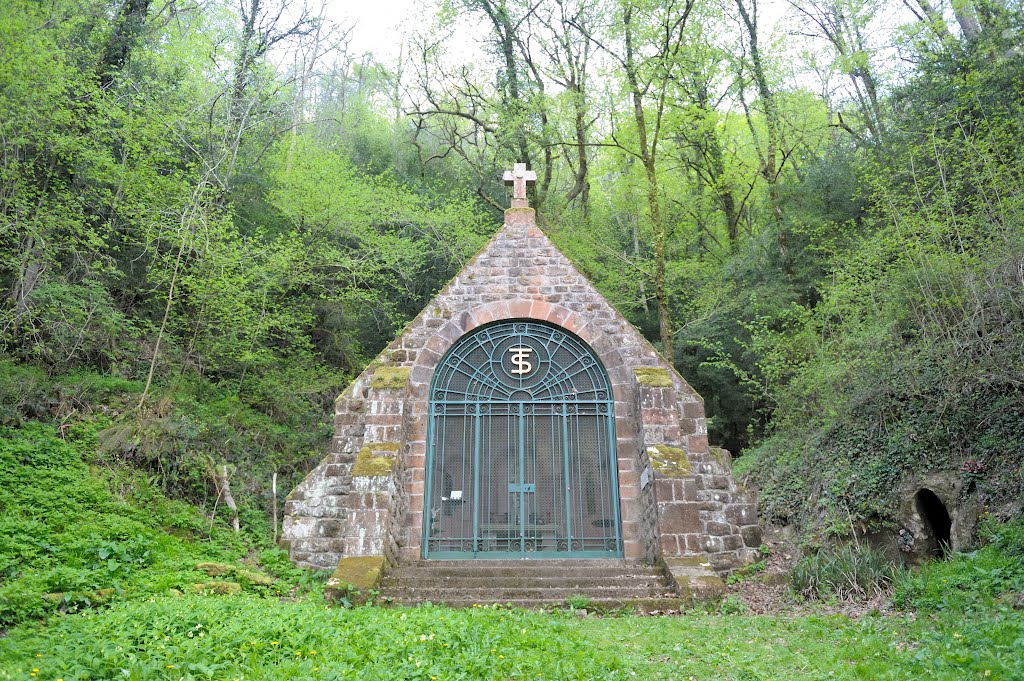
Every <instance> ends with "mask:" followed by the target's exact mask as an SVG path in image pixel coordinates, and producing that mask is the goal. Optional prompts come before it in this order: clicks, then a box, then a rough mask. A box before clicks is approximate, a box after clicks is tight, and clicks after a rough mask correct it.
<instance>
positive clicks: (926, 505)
mask: <svg viewBox="0 0 1024 681" xmlns="http://www.w3.org/2000/svg"><path fill="white" fill-rule="evenodd" d="M917 512H918V513H919V514H920V516H921V519H922V520H923V521H924V523H925V526H926V527H927V528H928V530H929V531H930V533H931V542H929V543H930V544H931V546H929V553H930V554H931V555H932V556H934V557H935V558H943V557H945V555H946V552H948V551H949V549H950V530H951V529H952V527H953V521H952V520H951V519H950V517H949V511H947V510H946V505H945V504H943V503H942V500H941V499H939V497H937V496H936V495H935V492H933V491H931V490H930V489H928V488H927V487H925V488H922V489H921V490H920V491H919V492H918V493H917Z"/></svg>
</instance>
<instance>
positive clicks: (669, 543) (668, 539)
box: [658, 533, 681, 556]
mask: <svg viewBox="0 0 1024 681" xmlns="http://www.w3.org/2000/svg"><path fill="white" fill-rule="evenodd" d="M658 541H659V543H660V544H661V552H662V553H663V554H665V555H666V556H678V555H679V554H680V553H681V552H680V551H679V540H678V539H677V538H676V536H675V535H674V534H664V533H663V534H662V535H661V536H660V537H659V538H658Z"/></svg>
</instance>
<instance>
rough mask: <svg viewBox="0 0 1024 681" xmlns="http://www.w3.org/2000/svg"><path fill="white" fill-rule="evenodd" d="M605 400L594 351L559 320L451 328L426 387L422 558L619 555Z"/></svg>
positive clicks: (611, 429) (610, 424) (609, 410)
mask: <svg viewBox="0 0 1024 681" xmlns="http://www.w3.org/2000/svg"><path fill="white" fill-rule="evenodd" d="M613 410H614V400H613V399H612V393H611V385H610V383H609V381H608V375H607V373H606V372H605V370H604V367H603V366H602V365H601V362H600V360H599V359H598V358H597V356H596V355H595V354H594V353H593V351H592V350H590V348H588V347H587V346H586V345H585V344H584V343H583V342H582V341H581V340H579V339H578V338H576V337H575V336H574V335H572V334H570V333H568V332H567V331H565V330H564V329H560V328H558V327H555V326H552V325H550V324H543V323H538V322H535V321H530V320H522V319H520V320H509V321H502V322H496V323H492V324H489V325H487V326H483V327H481V328H478V329H476V330H474V331H472V332H470V333H468V334H466V335H465V336H463V337H462V338H461V339H459V341H458V342H456V343H455V345H454V346H453V347H452V348H451V350H449V352H448V354H447V355H446V356H445V358H444V359H443V360H442V361H441V363H440V365H438V367H437V370H436V371H435V374H434V380H433V385H432V386H431V390H430V423H429V427H428V430H427V468H426V475H427V480H426V503H425V508H426V509H429V512H428V513H427V514H426V515H427V518H426V522H425V523H424V540H423V557H424V558H508V557H510V556H518V557H524V558H605V557H616V556H621V555H622V538H621V533H620V523H619V500H618V480H617V475H616V468H615V462H616V456H615V423H614V419H613Z"/></svg>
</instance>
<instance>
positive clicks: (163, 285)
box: [0, 0, 1024, 532]
mask: <svg viewBox="0 0 1024 681" xmlns="http://www.w3.org/2000/svg"><path fill="white" fill-rule="evenodd" d="M765 16H771V17H772V21H771V22H769V21H767V20H766V19H765ZM467 24H468V25H469V26H471V27H472V33H471V34H472V36H473V37H472V40H475V41H477V43H476V44H477V45H478V46H479V50H477V51H476V52H474V53H472V55H470V52H468V51H465V50H460V49H456V47H457V46H458V45H459V43H460V41H461V42H464V41H466V40H467V33H466V29H465V26H466V25H467ZM359 30H360V28H359V26H358V24H353V23H352V22H350V21H345V20H342V21H334V20H331V19H328V18H325V17H323V16H318V15H317V13H316V12H314V11H313V10H312V9H311V8H309V7H296V6H292V4H291V3H288V4H286V3H284V2H282V1H281V0H245V1H244V2H241V3H238V4H236V3H229V2H202V1H196V0H172V1H170V2H166V3H153V2H151V1H150V0H124V2H111V1H109V0H51V1H49V2H44V3H40V2H34V1H31V0H10V1H8V2H4V3H2V4H0V139H2V146H3V153H2V155H0V215H2V218H3V219H2V222H0V292H2V293H3V297H2V299H0V351H2V353H3V355H2V357H0V421H2V422H3V423H4V424H6V425H17V424H19V423H22V422H24V421H26V420H30V419H42V420H52V421H55V422H57V423H58V424H62V425H63V424H68V423H71V422H76V421H80V420H82V419H85V420H90V421H91V422H93V423H94V424H95V425H96V428H97V431H98V433H99V436H98V442H99V444H100V446H101V448H102V449H103V451H106V452H108V453H109V455H110V456H112V457H114V458H116V459H118V460H120V459H125V460H129V461H131V462H132V463H134V464H135V465H138V466H141V467H143V468H146V469H148V470H151V471H153V472H154V474H156V475H158V476H159V478H160V481H161V483H162V484H163V485H164V486H165V488H166V489H168V490H169V491H170V492H172V493H177V494H184V495H187V496H191V497H203V496H204V495H206V496H209V493H210V489H211V488H210V484H211V480H212V481H213V484H214V485H216V484H218V483H217V482H216V480H217V479H218V478H217V475H216V473H215V472H216V471H217V470H219V469H220V467H221V466H231V467H233V468H234V469H236V470H238V471H239V473H238V474H237V476H238V479H239V480H241V483H240V484H239V488H240V489H239V497H240V501H241V504H242V505H243V506H245V504H247V503H248V504H251V507H252V508H255V509H260V512H263V511H264V510H266V508H267V507H268V505H269V504H268V500H269V498H270V497H269V495H270V491H269V489H268V481H269V479H270V474H271V472H274V473H277V472H280V473H281V474H282V475H283V476H285V477H286V478H287V479H290V480H292V481H294V480H297V479H299V478H301V475H302V474H303V472H304V471H305V470H307V469H308V468H309V466H310V465H311V464H312V463H313V462H315V461H316V460H317V459H318V458H319V457H320V456H321V454H322V451H323V446H324V443H325V442H326V437H327V436H328V434H329V432H330V425H329V424H330V418H331V410H332V407H333V398H334V396H335V395H336V394H337V393H338V392H339V390H340V389H341V388H343V387H344V385H345V384H346V383H347V382H348V381H349V380H350V379H351V378H352V377H354V376H355V375H357V374H358V373H359V372H360V371H361V370H362V369H363V368H364V367H365V366H366V364H367V363H368V362H369V361H370V360H371V359H372V358H373V357H374V356H375V355H376V353H377V352H379V351H380V350H381V349H382V348H383V347H384V345H385V344H386V343H388V342H389V341H390V340H391V339H392V338H393V337H394V336H395V334H396V333H397V332H398V331H399V330H400V329H401V328H402V326H403V325H404V324H405V323H406V322H407V321H409V320H410V319H412V318H413V317H414V316H415V315H416V314H418V312H419V311H420V310H421V309H422V308H423V306H424V305H425V304H426V303H427V302H428V301H429V300H430V298H431V296H432V295H433V294H434V293H436V292H437V291H438V290H439V289H440V288H441V286H443V284H444V283H445V282H446V281H447V280H448V279H449V278H450V277H451V276H453V275H454V274H455V273H456V272H457V271H458V270H459V268H460V267H461V266H462V265H463V264H464V263H465V262H466V261H467V260H468V258H470V257H472V255H473V254H474V253H475V252H476V251H477V250H478V249H479V247H480V246H481V245H482V244H483V243H484V241H485V240H486V238H487V237H488V236H489V235H490V234H492V233H493V232H494V231H495V230H496V229H497V227H498V225H499V224H500V215H501V210H502V209H503V208H504V207H505V206H506V205H507V198H506V194H505V189H504V187H503V185H502V183H501V172H502V170H504V169H505V168H508V167H511V164H512V163H515V162H525V163H527V164H528V165H529V166H530V167H531V168H532V169H533V170H534V171H536V173H537V175H538V181H537V183H536V186H535V188H534V189H533V191H532V195H531V203H532V205H534V206H536V208H537V210H538V217H539V220H540V222H541V224H542V226H543V228H544V230H545V231H546V232H547V234H548V235H549V236H550V237H551V238H552V239H553V240H554V241H555V242H556V243H557V245H558V246H559V247H560V248H561V249H562V250H563V251H564V252H565V253H566V254H567V255H568V256H569V257H570V258H571V259H572V260H573V261H574V262H575V263H576V264H577V265H578V266H579V267H580V269H581V270H582V271H584V272H585V273H586V274H587V275H588V276H589V277H590V278H591V279H592V280H593V281H594V283H595V284H596V285H597V286H598V288H599V289H600V290H601V291H602V293H604V294H605V295H606V296H607V297H608V298H609V299H610V300H611V301H612V302H613V304H614V305H615V306H616V307H617V309H618V310H619V311H621V312H622V313H623V314H624V315H626V317H627V318H628V319H629V320H630V321H631V322H632V323H633V324H634V325H636V326H637V327H638V328H639V329H640V330H641V331H642V332H643V333H644V334H645V335H647V337H648V338H649V339H651V340H652V341H654V342H655V343H656V344H657V346H658V347H659V348H660V349H661V351H662V352H663V353H664V354H665V355H666V357H668V358H669V359H671V361H673V362H674V363H675V365H676V367H677V368H678V369H679V371H680V372H681V373H682V374H683V376H685V377H686V378H687V380H689V381H690V382H691V383H692V384H693V386H694V387H695V388H696V389H697V390H698V391H699V392H700V393H701V394H702V395H703V396H704V398H705V401H706V406H707V412H708V415H709V416H710V417H711V421H710V426H709V430H710V435H711V439H712V441H713V442H714V443H716V444H720V445H723V446H725V447H726V448H728V449H729V450H731V451H732V452H734V454H738V455H740V459H739V461H740V464H739V465H740V468H741V469H742V470H743V471H744V472H745V473H746V474H747V475H748V478H749V480H750V482H751V483H752V484H755V485H756V486H758V487H759V488H760V489H761V491H762V512H763V515H764V516H765V517H766V518H767V519H769V520H774V521H780V522H792V521H798V520H799V521H803V522H804V524H805V526H807V527H814V528H816V529H820V530H824V531H828V530H834V531H837V532H839V531H845V530H847V529H849V523H851V522H853V521H854V520H857V521H864V522H867V523H874V524H880V525H884V524H885V523H886V522H888V521H889V520H890V519H891V516H892V512H893V509H894V507H895V504H896V502H897V499H896V498H895V494H896V490H897V489H898V488H899V485H900V484H901V481H903V480H904V479H905V478H906V476H908V475H913V474H915V473H921V472H926V471H932V470H947V471H954V472H955V471H961V472H962V473H963V474H964V475H965V476H967V477H970V479H971V481H972V482H974V483H976V487H975V489H977V490H978V492H979V494H981V495H982V497H983V502H984V503H985V504H987V505H988V506H989V507H990V508H991V509H992V511H993V512H994V513H997V514H1002V515H1005V516H1010V515H1015V514H1019V513H1020V512H1021V507H1020V498H1021V496H1022V493H1024V469H1022V462H1024V445H1022V438H1021V435H1020V433H1021V432H1022V431H1024V428H1022V424H1024V220H1022V215H1024V186H1022V185H1024V160H1022V156H1021V154H1020V152H1019V150H1020V147H1021V144H1022V143H1024V38H1022V36H1024V10H1022V7H1021V5H1020V3H1019V2H1016V1H1015V0H976V1H973V2H967V1H965V2H961V1H959V0H958V1H955V2H949V1H948V0H940V1H938V2H926V1H925V0H905V2H903V3H902V4H899V5H897V4H896V3H886V2H881V1H880V0H806V1H805V0H791V1H790V2H780V3H775V4H772V5H769V6H767V8H766V5H765V3H764V1H763V0H762V2H761V3H760V5H759V3H758V2H757V1H756V0H732V1H727V0H709V1H706V0H586V1H585V0H540V1H539V2H536V3H532V4H531V3H527V4H523V3H508V2H505V1H504V0H502V1H500V2H499V1H497V0H444V1H443V2H440V3H439V4H438V5H437V7H436V12H435V14H434V15H433V20H432V21H431V22H428V23H426V24H424V25H421V26H417V27H416V29H415V30H413V31H410V32H409V33H408V34H407V35H406V36H405V37H404V38H403V41H402V44H401V49H400V50H398V52H397V55H398V56H393V57H387V58H385V57H383V56H380V57H378V56H375V55H373V54H363V53H357V52H355V51H354V50H353V49H350V45H351V43H352V37H353V35H354V34H355V33H356V32H358V31H359ZM467 55H469V56H467ZM210 471H214V474H213V475H211V474H210ZM289 476H290V477H289ZM288 488H289V486H288V485H287V484H283V485H282V486H281V489H282V490H284V491H287V489H288Z"/></svg>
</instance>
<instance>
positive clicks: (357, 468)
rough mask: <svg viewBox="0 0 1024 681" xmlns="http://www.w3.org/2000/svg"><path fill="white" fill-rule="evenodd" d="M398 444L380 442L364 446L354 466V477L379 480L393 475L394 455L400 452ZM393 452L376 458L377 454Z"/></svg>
mask: <svg viewBox="0 0 1024 681" xmlns="http://www.w3.org/2000/svg"><path fill="white" fill-rule="evenodd" d="M398 446H399V445H398V443H397V442H378V443H377V444H373V445H364V446H363V448H362V449H360V450H359V454H358V455H356V463H355V465H354V466H352V475H353V477H366V478H379V477H383V476H385V475H391V471H392V470H394V467H395V456H394V453H397V452H398ZM381 451H383V452H393V453H391V454H386V455H384V456H374V453H375V452H381Z"/></svg>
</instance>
